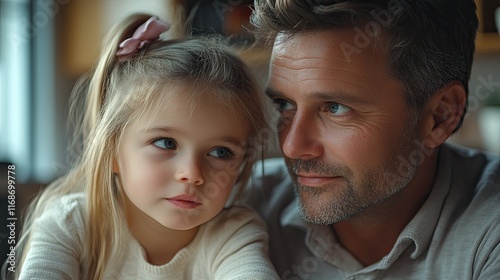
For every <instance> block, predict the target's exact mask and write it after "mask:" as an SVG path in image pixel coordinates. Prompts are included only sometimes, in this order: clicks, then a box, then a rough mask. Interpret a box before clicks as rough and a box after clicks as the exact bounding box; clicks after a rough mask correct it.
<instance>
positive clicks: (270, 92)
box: [265, 87, 283, 99]
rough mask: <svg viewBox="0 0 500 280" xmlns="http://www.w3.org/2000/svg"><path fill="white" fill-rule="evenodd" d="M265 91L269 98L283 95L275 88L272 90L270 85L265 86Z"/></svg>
mask: <svg viewBox="0 0 500 280" xmlns="http://www.w3.org/2000/svg"><path fill="white" fill-rule="evenodd" d="M265 93H266V95H267V96H268V97H269V98H271V99H274V98H277V97H283V94H282V93H281V92H279V91H277V90H274V89H273V88H271V87H267V88H266V90H265Z"/></svg>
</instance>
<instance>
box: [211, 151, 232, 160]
mask: <svg viewBox="0 0 500 280" xmlns="http://www.w3.org/2000/svg"><path fill="white" fill-rule="evenodd" d="M208 154H209V155H211V156H213V157H216V158H220V159H225V158H229V157H232V156H233V155H234V153H233V152H232V151H231V150H230V149H228V148H215V149H213V150H211V151H210V152H209V153H208Z"/></svg>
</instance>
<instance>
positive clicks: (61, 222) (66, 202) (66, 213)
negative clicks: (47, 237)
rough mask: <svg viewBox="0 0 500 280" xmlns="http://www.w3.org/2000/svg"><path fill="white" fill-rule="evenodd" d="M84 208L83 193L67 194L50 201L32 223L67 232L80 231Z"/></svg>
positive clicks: (83, 219) (82, 225)
mask: <svg viewBox="0 0 500 280" xmlns="http://www.w3.org/2000/svg"><path fill="white" fill-rule="evenodd" d="M85 207H86V200H85V195H84V194H83V193H72V194H67V195H64V196H62V197H59V198H55V199H54V200H52V201H50V202H49V203H48V205H47V206H46V208H45V209H44V211H43V213H42V214H41V215H40V216H39V217H38V218H37V219H36V220H35V221H34V223H35V225H36V224H38V225H40V224H45V226H47V225H51V226H56V227H57V228H60V229H63V230H64V229H65V230H67V231H72V230H80V229H83V227H84V224H85V223H84V221H85V213H86V212H85Z"/></svg>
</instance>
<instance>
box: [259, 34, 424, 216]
mask: <svg viewBox="0 0 500 280" xmlns="http://www.w3.org/2000/svg"><path fill="white" fill-rule="evenodd" d="M355 36H356V33H355V32H354V31H352V30H338V31H319V32H311V33H303V34H299V35H296V36H294V37H292V38H288V39H285V40H281V38H280V37H278V40H276V43H275V44H274V47H273V56H272V60H271V76H270V81H269V86H268V89H267V94H268V95H269V96H270V97H271V99H273V101H274V103H275V104H276V107H277V109H278V112H279V113H280V123H279V138H280V145H281V149H282V151H283V154H284V156H285V159H286V163H287V166H288V169H289V171H290V174H291V177H292V179H293V181H294V182H295V191H296V193H297V196H298V198H299V201H300V208H301V212H302V214H303V216H304V218H305V219H306V220H308V221H310V222H314V223H320V224H333V223H336V222H338V221H341V220H344V219H348V218H351V217H354V216H356V215H358V214H361V213H362V212H363V211H364V210H365V209H369V208H372V207H375V206H378V205H380V204H382V203H383V202H386V201H387V200H388V199H389V198H390V197H392V196H393V195H395V194H396V193H397V192H398V191H400V190H401V189H402V188H404V187H405V186H406V185H407V184H408V182H409V181H410V180H411V178H412V177H413V175H414V173H415V171H416V166H409V167H405V168H406V169H405V170H404V172H402V171H403V169H402V168H401V164H402V161H404V159H407V158H408V156H409V155H410V153H411V150H412V149H413V147H414V146H413V143H414V141H415V140H416V139H417V135H418V132H417V126H416V125H415V124H412V123H409V116H410V115H409V112H408V108H407V105H406V103H405V99H404V88H403V85H402V84H401V83H400V82H399V81H398V80H396V79H395V78H394V77H392V76H391V75H390V74H389V70H388V66H387V56H386V54H385V53H384V52H383V51H382V48H381V47H380V45H378V47H374V45H372V44H370V45H369V46H367V47H366V46H365V47H364V48H359V47H356V44H355V43H356V41H355ZM349 48H351V49H349ZM353 48H356V51H355V52H349V51H350V50H353Z"/></svg>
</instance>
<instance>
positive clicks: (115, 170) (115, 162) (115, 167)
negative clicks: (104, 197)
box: [113, 156, 120, 174]
mask: <svg viewBox="0 0 500 280" xmlns="http://www.w3.org/2000/svg"><path fill="white" fill-rule="evenodd" d="M113 173H114V174H120V167H119V166H118V160H117V159H116V156H114V157H113Z"/></svg>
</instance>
